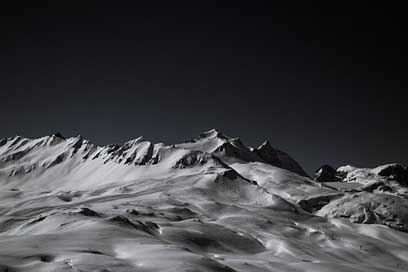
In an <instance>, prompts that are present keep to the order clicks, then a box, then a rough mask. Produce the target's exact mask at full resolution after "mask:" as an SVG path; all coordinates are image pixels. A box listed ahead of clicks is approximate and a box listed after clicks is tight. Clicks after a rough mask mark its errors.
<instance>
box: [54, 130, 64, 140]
mask: <svg viewBox="0 0 408 272" xmlns="http://www.w3.org/2000/svg"><path fill="white" fill-rule="evenodd" d="M51 137H53V138H60V139H63V140H65V139H66V138H65V137H64V136H63V135H62V134H61V133H60V132H59V131H57V132H55V133H53V134H51Z"/></svg>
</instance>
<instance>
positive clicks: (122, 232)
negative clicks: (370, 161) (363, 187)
mask: <svg viewBox="0 0 408 272" xmlns="http://www.w3.org/2000/svg"><path fill="white" fill-rule="evenodd" d="M255 150H258V151H255ZM259 150H261V151H259ZM267 152H272V153H273V154H271V156H268V154H266V153H267ZM277 154H278V155H277ZM266 158H267V160H266ZM271 158H272V159H271ZM279 166H281V167H285V168H289V169H283V168H280V167H279ZM290 169H293V170H294V171H296V172H297V173H295V172H292V171H290ZM348 172H350V171H348ZM359 194H361V199H364V201H367V200H369V201H371V200H372V199H374V200H382V199H384V196H383V195H382V196H381V197H380V198H376V195H375V194H371V193H359ZM346 197H350V198H352V197H353V196H352V195H350V194H348V193H343V192H339V191H337V190H335V189H333V188H330V187H327V186H324V185H322V184H320V183H317V182H315V181H313V180H311V179H309V178H308V177H306V176H305V175H302V171H301V168H300V166H299V165H298V164H297V162H296V161H294V160H293V159H292V158H290V157H289V155H287V154H286V153H284V152H281V151H278V150H275V149H273V148H271V147H270V146H269V143H268V146H267V148H266V149H265V145H264V147H263V148H262V147H259V148H257V149H255V148H251V147H247V146H245V145H244V144H243V143H242V142H241V141H240V140H239V139H237V138H231V137H228V136H225V135H223V134H222V133H219V132H218V131H216V130H210V131H208V132H205V133H203V134H201V135H200V136H199V137H198V138H196V139H193V140H191V141H188V142H186V143H180V144H176V145H165V144H163V143H160V144H154V143H151V142H149V141H148V140H146V139H144V138H141V137H140V138H137V139H135V140H131V141H128V142H126V143H124V144H119V145H108V146H96V145H94V144H92V143H91V142H90V141H88V140H85V139H83V138H82V137H81V136H78V137H73V138H68V139H65V138H63V137H62V136H60V135H58V134H56V135H51V136H46V137H43V138H39V139H28V138H24V137H20V136H16V137H10V138H7V139H3V140H0V271H8V272H10V271H34V272H35V271H100V272H102V271H104V272H108V271H112V272H113V271H115V272H116V271H118V272H121V271H146V272H147V271H149V272H150V271H226V272H233V271H248V272H259V271H407V270H408V233H406V232H403V231H398V230H396V229H393V228H391V227H393V226H391V227H389V226H386V225H387V224H383V225H380V224H381V223H382V222H380V221H375V222H374V223H372V224H357V223H352V222H350V220H349V219H346V218H342V217H341V216H336V214H338V213H337V210H334V209H335V208H334V207H336V205H334V204H333V203H340V204H342V203H349V202H347V201H344V198H346ZM393 197H394V196H392V197H390V198H387V199H386V200H387V201H388V202H387V203H390V205H391V203H392V201H394V200H395V202H398V203H400V202H401V203H402V204H401V205H405V202H403V200H400V199H401V198H400V199H398V200H397V199H394V198H393ZM326 198H327V199H330V201H331V202H330V203H329V204H327V205H326V206H324V207H323V208H321V209H320V211H317V212H316V213H315V214H314V212H313V211H308V210H306V209H304V208H305V207H308V205H312V204H313V205H314V204H315V202H316V201H317V200H319V201H320V200H321V199H326ZM332 198H333V200H332ZM357 198H358V199H360V197H357ZM340 200H341V201H340ZM374 200H372V201H374ZM336 201H337V202H336ZM339 201H340V202H339ZM353 201H357V200H353ZM357 202H358V201H357ZM374 202H375V201H374ZM377 202H378V201H377ZM377 202H376V203H377ZM300 203H303V204H302V205H304V206H302V205H300ZM304 203H306V204H307V205H306V204H304ZM311 203H312V204H311ZM319 203H320V202H319ZM347 205H348V206H345V207H344V206H342V212H345V213H347V212H349V210H350V209H352V207H353V206H351V207H350V205H349V204H347ZM356 205H357V206H358V204H356ZM364 207H365V206H364ZM364 207H363V206H361V207H360V206H359V208H358V211H359V213H362V214H363V215H364V216H367V215H366V214H364V213H367V209H364ZM319 208H320V207H319ZM374 208H375V209H376V210H375V211H380V212H382V213H385V216H388V215H389V214H388V213H387V212H388V211H387V209H385V208H384V205H382V204H381V203H377V204H376V206H375V207H374ZM312 212H313V213H312ZM368 212H371V211H368ZM395 213H396V214H398V212H397V211H395ZM404 213H406V212H404ZM404 220H405V219H404ZM401 222H405V221H401ZM359 223H361V222H359ZM365 223H368V222H365Z"/></svg>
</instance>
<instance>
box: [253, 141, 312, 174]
mask: <svg viewBox="0 0 408 272" xmlns="http://www.w3.org/2000/svg"><path fill="white" fill-rule="evenodd" d="M254 152H255V153H256V154H257V155H258V156H259V157H260V158H261V159H262V160H264V161H265V162H267V163H269V164H271V165H273V166H276V167H279V168H283V169H286V170H289V171H292V172H295V173H297V174H299V175H301V176H304V177H308V175H307V173H306V172H305V171H304V170H303V169H302V167H301V166H300V164H299V163H298V162H297V161H295V160H294V159H292V158H291V157H290V156H289V155H288V154H287V153H285V152H283V151H280V150H278V149H275V148H273V147H272V145H271V144H270V143H269V141H265V142H264V143H263V144H262V145H260V146H259V147H258V148H257V149H255V150H254Z"/></svg>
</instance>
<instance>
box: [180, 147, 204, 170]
mask: <svg viewBox="0 0 408 272" xmlns="http://www.w3.org/2000/svg"><path fill="white" fill-rule="evenodd" d="M211 159H212V156H211V154H208V153H204V152H201V151H192V152H189V153H188V154H186V155H185V156H184V157H182V158H181V159H180V160H178V161H177V162H176V164H175V165H174V168H189V167H194V166H196V165H203V164H205V163H207V162H208V161H209V160H211Z"/></svg>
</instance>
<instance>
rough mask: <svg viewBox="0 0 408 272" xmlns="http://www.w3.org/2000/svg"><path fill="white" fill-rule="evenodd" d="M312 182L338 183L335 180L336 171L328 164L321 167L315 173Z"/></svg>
mask: <svg viewBox="0 0 408 272" xmlns="http://www.w3.org/2000/svg"><path fill="white" fill-rule="evenodd" d="M314 180H316V181H318V182H335V181H338V179H337V178H336V169H334V168H333V167H331V166H330V165H328V164H325V165H323V166H321V167H320V168H319V169H317V171H316V172H315V176H314Z"/></svg>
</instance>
